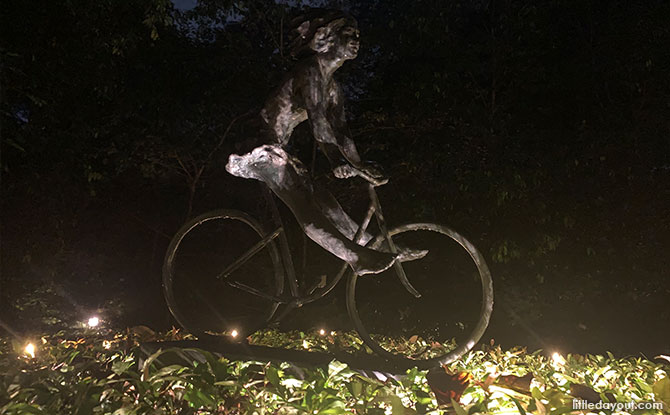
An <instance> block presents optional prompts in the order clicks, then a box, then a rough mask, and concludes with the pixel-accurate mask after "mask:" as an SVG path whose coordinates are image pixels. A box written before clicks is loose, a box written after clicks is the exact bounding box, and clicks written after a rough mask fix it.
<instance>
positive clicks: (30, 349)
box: [23, 343, 35, 359]
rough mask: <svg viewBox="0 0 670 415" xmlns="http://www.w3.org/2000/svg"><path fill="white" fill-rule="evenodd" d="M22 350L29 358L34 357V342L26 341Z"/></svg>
mask: <svg viewBox="0 0 670 415" xmlns="http://www.w3.org/2000/svg"><path fill="white" fill-rule="evenodd" d="M23 351H24V352H25V354H27V355H28V356H30V357H31V358H33V359H34V358H35V345H34V344H32V343H28V344H27V345H26V348H25V349H23Z"/></svg>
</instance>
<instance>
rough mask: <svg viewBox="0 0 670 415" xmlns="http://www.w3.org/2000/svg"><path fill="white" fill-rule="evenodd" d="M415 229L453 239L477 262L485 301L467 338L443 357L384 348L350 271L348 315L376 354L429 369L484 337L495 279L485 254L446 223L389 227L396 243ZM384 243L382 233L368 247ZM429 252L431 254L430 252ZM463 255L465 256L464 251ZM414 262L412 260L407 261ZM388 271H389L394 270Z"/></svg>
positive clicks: (409, 277) (356, 279) (463, 351)
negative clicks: (366, 319) (359, 302)
mask: <svg viewBox="0 0 670 415" xmlns="http://www.w3.org/2000/svg"><path fill="white" fill-rule="evenodd" d="M414 231H429V232H435V233H437V234H441V235H443V236H446V237H448V238H450V239H451V240H452V241H454V242H456V243H457V244H458V245H459V246H460V247H461V248H463V249H464V250H465V252H466V253H467V256H468V257H469V258H470V259H469V260H471V261H472V262H474V268H473V271H474V269H476V273H477V274H478V279H479V281H481V299H482V302H481V307H480V308H479V317H478V319H477V323H476V325H475V326H474V328H473V329H472V331H471V332H470V333H469V334H468V335H467V336H466V338H465V339H464V340H463V341H461V342H460V344H459V345H458V346H457V347H456V348H455V349H453V350H451V351H450V352H448V353H447V354H444V355H441V356H433V357H430V358H426V359H411V358H408V357H407V356H404V355H401V354H396V353H393V352H391V351H389V350H387V349H385V348H384V347H382V345H381V344H380V343H379V342H378V341H375V339H374V338H373V337H372V336H371V334H370V332H369V331H368V329H367V328H366V327H365V325H364V323H363V322H362V321H361V318H360V314H359V311H358V308H357V306H356V289H357V282H358V278H359V277H358V276H357V275H356V274H355V273H353V272H350V274H349V280H348V286H347V298H346V301H347V310H348V312H349V316H350V318H351V320H352V322H353V324H354V326H355V328H356V330H357V331H358V333H359V335H360V337H361V339H362V340H363V341H364V343H365V344H366V345H367V346H368V347H370V349H372V350H373V351H374V352H375V353H377V354H379V355H381V356H382V357H384V358H386V359H387V360H389V361H393V362H395V363H402V364H405V365H408V366H417V367H419V368H421V369H427V368H431V367H435V366H438V365H445V364H448V363H451V362H453V361H455V360H457V359H459V358H460V357H461V356H463V355H464V354H465V353H467V352H468V351H469V350H471V349H472V348H473V347H474V345H475V344H476V343H477V342H478V341H479V340H480V338H481V337H482V335H483V334H484V331H485V330H486V328H487V326H488V323H489V319H490V317H491V313H492V311H493V281H492V279H491V273H490V271H489V268H488V266H487V265H486V261H485V260H484V257H483V256H482V254H481V253H480V252H479V251H478V250H477V248H475V246H474V245H472V244H471V243H470V242H469V241H468V240H467V239H465V238H464V237H463V236H461V235H460V234H458V233H457V232H455V231H453V230H451V229H449V228H447V227H445V226H442V225H438V224H432V223H414V224H407V225H403V226H399V227H396V228H394V229H392V230H390V231H389V235H390V236H391V237H393V238H394V242H396V239H398V236H399V235H401V234H405V233H407V232H414ZM383 243H384V238H383V237H382V236H378V237H377V238H376V239H375V240H373V241H372V243H371V244H369V245H368V246H369V247H371V248H372V249H378V248H380V246H382V244H383ZM396 243H397V242H396ZM417 248H418V247H417ZM428 255H430V252H429V254H428ZM461 255H462V256H463V257H465V255H464V254H461ZM469 260H468V261H469ZM420 261H422V259H419V260H417V261H416V262H417V263H418V262H420ZM411 263H412V262H410V263H406V264H411ZM404 267H405V268H406V265H404ZM392 269H393V268H391V270H392ZM386 272H387V273H390V272H391V271H386ZM407 275H408V279H409V281H410V283H412V274H411V272H409V271H407ZM370 277H371V276H363V277H362V278H364V279H367V278H370ZM372 277H374V276H372ZM384 277H388V278H393V279H395V280H397V279H398V278H397V277H396V275H395V272H393V275H392V276H391V275H386V276H382V278H384ZM406 291H407V290H406Z"/></svg>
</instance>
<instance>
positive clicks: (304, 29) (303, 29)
mask: <svg viewBox="0 0 670 415" xmlns="http://www.w3.org/2000/svg"><path fill="white" fill-rule="evenodd" d="M295 30H296V31H297V32H298V33H299V34H300V36H302V37H303V38H305V37H307V34H308V33H309V20H307V21H304V22H302V24H301V25H300V26H298V27H297V28H296V29H295Z"/></svg>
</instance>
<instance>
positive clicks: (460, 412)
mask: <svg viewBox="0 0 670 415" xmlns="http://www.w3.org/2000/svg"><path fill="white" fill-rule="evenodd" d="M451 404H452V405H453V407H454V411H456V415H468V411H466V410H465V408H463V407H462V406H461V404H460V403H458V402H457V401H456V400H455V399H454V398H451Z"/></svg>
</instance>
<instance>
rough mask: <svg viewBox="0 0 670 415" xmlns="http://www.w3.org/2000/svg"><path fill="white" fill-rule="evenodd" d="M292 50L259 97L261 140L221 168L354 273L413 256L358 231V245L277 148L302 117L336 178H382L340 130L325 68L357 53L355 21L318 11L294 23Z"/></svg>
mask: <svg viewBox="0 0 670 415" xmlns="http://www.w3.org/2000/svg"><path fill="white" fill-rule="evenodd" d="M295 33H296V37H295V40H294V41H293V45H292V52H293V54H294V55H300V54H304V53H307V54H308V55H307V56H306V57H304V58H302V59H301V60H300V61H299V62H298V63H297V64H296V65H295V67H294V68H293V69H292V70H291V71H290V72H289V73H288V74H287V76H286V77H285V78H284V80H283V82H282V83H281V85H280V86H279V88H278V89H277V90H276V91H275V92H274V93H273V94H272V95H270V97H269V98H268V99H267V101H266V103H265V106H264V108H263V110H262V111H261V117H262V119H263V127H264V128H263V129H264V131H263V138H262V142H261V143H258V144H260V145H259V146H258V147H256V148H254V149H253V150H252V151H251V152H249V153H246V154H244V155H235V154H232V155H230V157H229V159H228V164H227V165H226V170H227V171H228V172H229V173H230V174H232V175H234V176H238V177H244V178H249V179H256V180H260V181H262V182H264V183H266V184H267V185H268V186H269V188H270V189H271V190H272V191H273V192H274V193H275V194H276V195H277V196H278V197H279V198H280V199H281V200H282V201H283V202H284V203H285V204H286V205H287V206H288V207H289V208H290V210H291V211H292V212H293V214H294V215H295V217H296V219H297V221H298V223H300V225H301V227H302V228H303V230H304V232H305V234H306V235H307V236H308V237H309V238H310V239H312V240H313V241H314V242H316V243H317V244H319V245H320V246H321V247H323V248H324V249H326V250H328V251H329V252H331V253H332V254H333V255H335V256H336V257H338V258H340V259H342V260H344V261H345V262H347V263H348V264H349V265H350V266H351V268H352V269H353V270H354V271H355V272H356V273H357V274H359V275H363V274H372V273H379V272H382V271H384V270H386V269H388V268H389V267H390V266H392V265H393V263H394V261H396V260H399V261H408V260H414V259H418V258H421V257H423V256H425V255H426V253H427V251H423V250H412V249H401V250H400V253H399V254H391V253H388V252H382V251H377V250H372V249H368V248H366V247H364V246H363V245H365V244H366V243H367V242H368V241H369V240H370V238H371V236H370V235H369V234H364V235H363V238H362V240H361V241H360V242H361V245H358V244H356V243H354V242H353V241H352V239H353V237H354V235H355V233H356V230H357V229H358V224H356V222H354V221H353V220H352V219H351V217H349V215H348V214H347V213H346V212H345V211H344V210H343V209H342V207H341V206H340V204H339V203H338V202H337V200H336V199H335V198H334V197H333V195H332V194H330V193H329V192H328V191H326V190H325V189H320V188H317V187H316V186H315V185H314V184H313V183H312V181H311V180H310V178H309V175H308V174H307V169H306V168H305V167H304V165H303V163H302V162H301V161H300V160H298V159H297V158H296V157H294V156H292V155H291V154H289V153H288V152H286V150H285V146H286V145H287V144H288V142H289V140H290V137H291V133H292V131H293V129H294V128H295V127H296V126H297V125H298V124H300V123H302V122H303V121H309V124H310V126H311V130H312V134H313V136H314V139H315V140H316V141H317V142H318V143H319V147H320V148H321V150H322V151H323V152H324V153H325V155H326V157H327V158H328V160H329V162H330V163H331V167H332V168H333V173H334V174H335V176H336V177H339V178H346V177H352V176H360V177H362V178H364V179H366V180H367V181H369V182H370V183H372V184H373V185H381V184H384V183H386V182H387V179H386V178H384V177H383V176H382V175H381V173H380V172H379V171H378V170H377V169H375V168H374V167H372V166H371V165H370V164H367V163H365V162H363V161H362V160H361V158H360V156H359V154H358V151H357V149H356V146H355V144H354V142H353V140H352V139H351V138H350V137H348V135H347V133H346V131H347V130H346V118H345V112H344V103H343V95H342V91H341V89H340V87H339V85H338V84H337V82H336V81H335V80H334V79H333V73H334V72H335V71H336V70H337V69H338V68H339V67H341V66H342V64H343V63H344V62H346V61H347V60H349V59H354V58H355V57H356V56H357V55H358V49H359V47H360V41H359V35H360V34H359V31H358V24H357V22H356V20H355V19H354V18H353V17H351V16H349V15H347V14H344V13H342V12H337V11H319V12H317V15H316V16H312V17H309V18H306V19H304V21H302V22H301V23H300V24H299V25H297V27H296V29H295Z"/></svg>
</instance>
